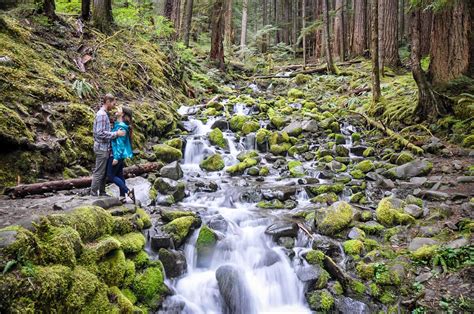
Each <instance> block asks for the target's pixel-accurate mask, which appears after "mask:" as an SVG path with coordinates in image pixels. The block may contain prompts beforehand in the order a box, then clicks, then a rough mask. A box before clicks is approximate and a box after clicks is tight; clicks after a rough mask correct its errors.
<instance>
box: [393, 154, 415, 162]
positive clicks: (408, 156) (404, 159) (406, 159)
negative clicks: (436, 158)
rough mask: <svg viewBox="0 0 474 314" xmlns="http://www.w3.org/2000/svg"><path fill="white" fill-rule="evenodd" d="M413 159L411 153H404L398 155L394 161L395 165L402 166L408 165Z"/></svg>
mask: <svg viewBox="0 0 474 314" xmlns="http://www.w3.org/2000/svg"><path fill="white" fill-rule="evenodd" d="M414 159H415V157H413V154H412V153H410V152H405V151H404V152H401V153H400V154H399V155H398V157H397V159H396V160H395V163H396V164H397V165H403V164H406V163H409V162H410V161H413V160H414Z"/></svg>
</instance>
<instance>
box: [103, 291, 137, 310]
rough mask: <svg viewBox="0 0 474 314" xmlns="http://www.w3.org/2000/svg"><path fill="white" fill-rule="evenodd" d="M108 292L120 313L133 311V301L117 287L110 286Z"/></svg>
mask: <svg viewBox="0 0 474 314" xmlns="http://www.w3.org/2000/svg"><path fill="white" fill-rule="evenodd" d="M108 294H109V296H110V298H111V299H112V300H114V303H115V304H117V307H118V308H119V310H120V313H133V311H134V308H133V303H132V302H131V301H130V300H129V299H128V298H127V297H126V296H125V295H124V294H123V293H122V291H120V289H119V288H118V287H115V286H114V287H110V288H109V291H108Z"/></svg>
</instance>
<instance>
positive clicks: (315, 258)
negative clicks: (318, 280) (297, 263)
mask: <svg viewBox="0 0 474 314" xmlns="http://www.w3.org/2000/svg"><path fill="white" fill-rule="evenodd" d="M324 256H325V255H324V253H323V252H322V251H320V250H310V251H309V252H308V253H306V255H305V256H304V257H305V259H306V261H307V262H308V263H309V264H312V265H320V266H322V265H323V261H324Z"/></svg>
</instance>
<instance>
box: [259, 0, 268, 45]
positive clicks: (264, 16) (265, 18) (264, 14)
mask: <svg viewBox="0 0 474 314" xmlns="http://www.w3.org/2000/svg"><path fill="white" fill-rule="evenodd" d="M262 11H263V12H262V24H263V27H265V26H266V25H267V24H268V16H267V14H268V13H267V11H268V3H267V0H263V8H262ZM267 49H268V36H267V34H265V35H263V38H262V47H261V51H262V53H266V52H267Z"/></svg>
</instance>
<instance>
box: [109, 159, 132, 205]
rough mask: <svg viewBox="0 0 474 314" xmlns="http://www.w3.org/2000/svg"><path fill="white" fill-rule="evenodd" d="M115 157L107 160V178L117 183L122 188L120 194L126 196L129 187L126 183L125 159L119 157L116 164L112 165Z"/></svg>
mask: <svg viewBox="0 0 474 314" xmlns="http://www.w3.org/2000/svg"><path fill="white" fill-rule="evenodd" d="M113 160H114V158H113V157H110V158H109V160H108V162H107V178H108V179H109V180H110V181H112V182H113V183H115V184H116V185H117V186H118V187H119V189H120V196H125V194H126V193H128V187H127V185H126V184H125V178H124V177H123V165H124V162H123V159H119V161H118V163H117V164H116V165H115V166H112V162H113Z"/></svg>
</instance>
